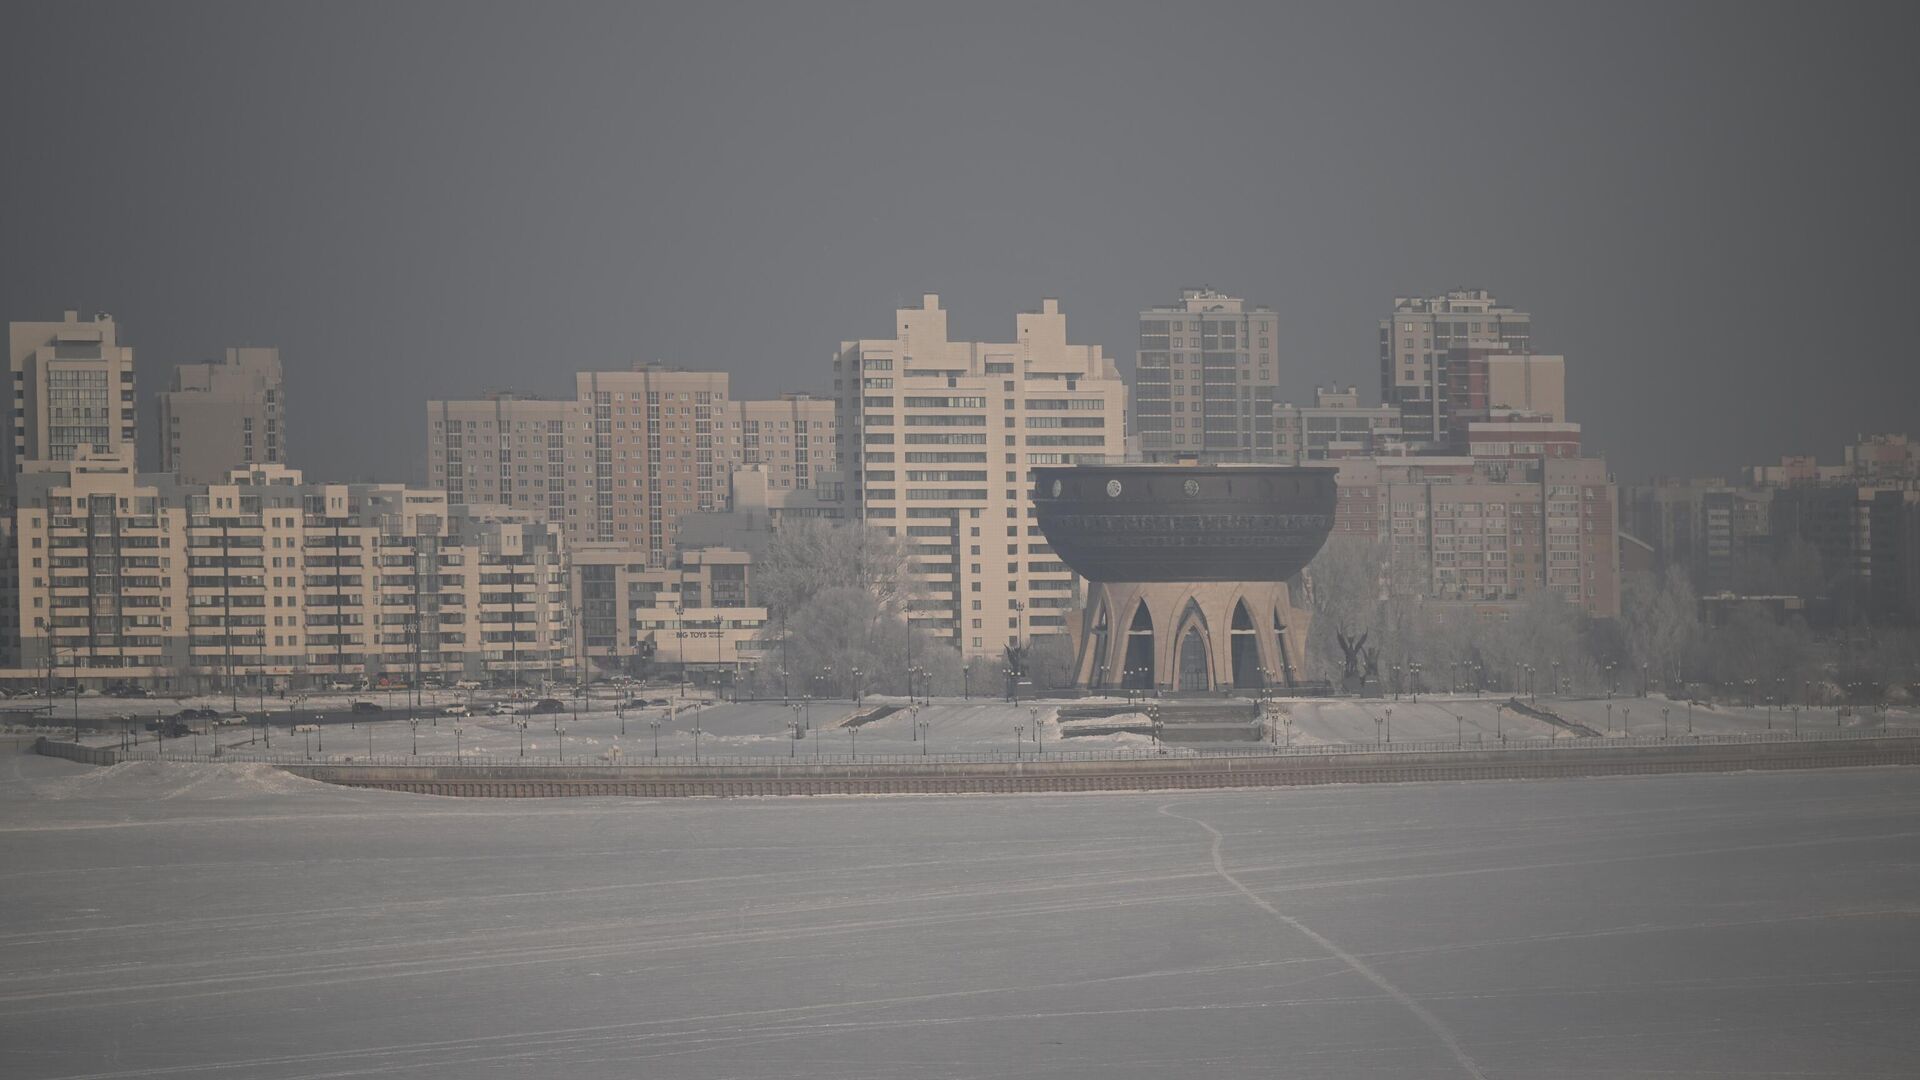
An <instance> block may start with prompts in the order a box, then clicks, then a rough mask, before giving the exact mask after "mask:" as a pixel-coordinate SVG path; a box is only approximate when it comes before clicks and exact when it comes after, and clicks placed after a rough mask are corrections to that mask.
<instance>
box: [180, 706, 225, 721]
mask: <svg viewBox="0 0 1920 1080" xmlns="http://www.w3.org/2000/svg"><path fill="white" fill-rule="evenodd" d="M173 718H174V719H175V720H217V719H219V718H220V710H219V709H213V708H201V707H195V706H192V705H189V706H187V707H186V708H184V709H181V710H180V711H179V712H177V713H174V714H173Z"/></svg>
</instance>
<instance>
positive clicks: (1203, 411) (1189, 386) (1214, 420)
mask: <svg viewBox="0 0 1920 1080" xmlns="http://www.w3.org/2000/svg"><path fill="white" fill-rule="evenodd" d="M1135 355H1136V360H1137V363H1136V365H1135V368H1134V388H1133V390H1134V398H1133V414H1132V415H1133V431H1134V433H1135V434H1136V435H1137V436H1138V437H1139V440H1140V449H1141V452H1142V453H1143V454H1144V455H1145V456H1146V457H1148V458H1149V459H1173V458H1182V457H1198V458H1205V459H1209V460H1235V461H1266V460H1271V459H1272V457H1273V456H1274V453H1275V443H1274V412H1273V408H1274V398H1275V395H1276V391H1277V388H1278V387H1279V385H1280V382H1279V379H1280V367H1279V316H1277V315H1275V314H1274V312H1273V309H1272V308H1270V307H1264V306H1254V307H1248V306H1247V304H1246V302H1245V301H1243V300H1241V299H1240V298H1239V297H1237V296H1228V295H1226V294H1225V293H1222V292H1218V291H1216V290H1214V289H1212V288H1209V287H1207V286H1200V287H1198V288H1187V289H1182V290H1180V299H1179V301H1178V302H1177V303H1174V304H1171V305H1168V306H1165V307H1155V308H1149V309H1147V310H1145V311H1142V312H1141V313H1140V350H1139V352H1138V353H1136V354H1135Z"/></svg>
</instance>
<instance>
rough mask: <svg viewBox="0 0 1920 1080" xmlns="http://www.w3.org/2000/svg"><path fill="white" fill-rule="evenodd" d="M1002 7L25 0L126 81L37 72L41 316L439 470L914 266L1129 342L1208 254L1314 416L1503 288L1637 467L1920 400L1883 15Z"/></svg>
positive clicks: (17, 261) (785, 330)
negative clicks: (275, 373)
mask: <svg viewBox="0 0 1920 1080" xmlns="http://www.w3.org/2000/svg"><path fill="white" fill-rule="evenodd" d="M1004 11H1005V14H1004V17H1003V18H994V17H991V16H989V17H982V12H981V10H980V9H977V8H976V9H972V10H969V11H967V12H965V13H962V12H960V11H958V10H949V9H945V8H940V7H921V8H909V7H902V8H893V9H888V10H886V11H884V12H881V11H876V10H875V9H871V8H852V7H839V8H836V7H831V6H829V7H818V6H811V5H810V6H808V7H807V8H806V9H805V10H799V9H793V8H782V7H777V6H775V7H767V8H763V9H757V10H756V11H755V12H754V13H753V17H752V18H751V19H749V20H748V23H749V24H750V25H751V26H752V33H749V34H744V35H743V34H741V33H740V32H739V30H740V27H739V25H738V21H737V20H736V19H735V18H734V17H732V16H730V15H728V14H727V13H726V12H718V11H710V10H704V9H694V8H688V9H679V10H673V11H669V12H664V13H659V14H655V13H652V12H649V11H646V10H643V9H639V8H633V7H628V6H621V5H607V6H598V5H578V6H572V7H568V8H566V9H564V10H562V11H558V12H554V11H547V10H534V9H526V10H519V11H511V10H510V11H493V12H489V13H487V15H486V16H484V17H480V16H475V15H473V13H472V12H470V11H468V10H466V9H464V8H458V7H451V6H446V7H442V6H436V5H433V4H417V5H408V6H405V7H402V8H395V9H380V10H378V12H377V13H376V11H375V9H372V8H342V7H316V8H304V9H302V8H294V9H286V10H279V9H276V10H271V11H267V10H261V9H258V8H254V7H251V6H249V5H227V4H198V5H196V4H191V3H179V4H168V5H138V6H96V5H92V4H86V3H77V4H22V5H15V6H13V7H11V8H10V9H9V11H8V14H7V16H6V26H7V28H8V29H9V30H12V31H13V32H14V36H15V38H16V39H17V40H22V41H44V42H54V41H76V42H77V41H84V42H86V53H87V57H88V70H89V77H88V78H86V79H84V80H74V79H71V78H69V77H68V75H69V74H70V72H69V71H68V70H67V69H68V65H69V64H70V63H71V61H72V58H71V56H70V55H69V54H68V53H67V52H66V51H65V50H62V49H58V48H30V49H23V50H21V51H20V54H19V55H18V56H17V57H16V58H15V59H14V60H13V61H12V62H10V63H9V64H8V65H6V66H5V67H4V69H0V101H5V102H7V103H8V107H7V108H6V111H5V112H4V113H0V116H3V117H4V123H5V125H6V130H7V132H8V134H9V135H10V137H11V138H10V142H11V143H12V144H13V145H15V146H18V147H21V148H23V149H24V150H25V152H26V153H28V155H29V156H30V158H31V159H32V160H35V161H39V162H79V163H85V164H84V165H83V166H82V167H75V168H66V167H63V168H46V167H38V166H36V167H23V168H20V169H16V170H12V172H11V174H10V175H9V177H8V181H7V188H8V190H7V197H6V198H5V199H0V250H4V251H6V252H7V253H8V254H7V257H6V259H5V260H3V261H0V298H4V305H5V316H6V318H7V319H9V320H23V321H26V320H46V319H58V318H59V317H60V313H61V312H62V311H64V310H66V309H70V308H77V309H80V310H83V311H85V312H87V313H88V314H89V315H90V314H91V313H93V312H96V311H103V310H104V311H107V312H110V313H112V314H113V315H114V316H115V317H116V320H117V321H118V323H119V325H120V326H121V327H122V328H123V337H124V342H125V344H127V345H129V346H131V347H133V348H134V350H135V355H136V358H137V360H136V364H137V369H138V372H139V378H138V385H139V386H140V389H141V395H142V399H143V400H142V410H143V420H145V419H147V418H148V417H151V416H152V405H151V400H152V397H151V395H152V392H153V391H155V390H157V389H159V388H161V387H163V386H165V385H166V384H167V378H168V375H169V374H170V372H171V370H172V368H173V366H174V365H176V364H180V363H188V362H195V361H205V360H209V359H213V358H217V357H219V356H221V355H223V354H224V351H225V350H226V349H228V348H230V347H235V346H242V345H261V346H272V347H277V348H279V349H280V350H281V354H282V357H283V359H284V363H285V371H286V390H287V396H288V402H289V405H288V412H289V415H288V424H289V427H290V428H291V429H292V430H293V431H295V432H297V433H303V434H302V435H301V437H300V438H299V439H297V440H296V445H295V448H294V451H295V453H294V456H295V458H296V459H297V461H296V463H297V464H299V465H301V466H302V467H303V468H305V469H307V470H308V471H309V472H310V473H312V474H313V475H315V476H326V477H331V478H338V479H355V478H386V477H394V476H399V477H402V478H406V479H412V480H424V479H425V478H426V467H427V463H426V461H425V457H424V452H423V443H422V440H421V439H420V438H419V434H418V431H417V427H418V424H419V419H418V418H419V417H420V415H421V409H422V408H423V406H424V403H425V402H426V401H428V400H430V399H433V398H436V397H449V396H452V397H469V396H477V395H479V394H480V393H482V392H484V391H486V390H489V389H507V388H512V389H517V390H522V391H529V392H539V393H547V394H552V395H555V396H564V395H566V394H567V393H568V391H569V386H570V383H571V380H572V378H573V373H574V372H576V371H580V370H593V369H600V370H606V369H618V368H622V367H626V366H628V365H629V364H631V363H633V362H636V361H658V362H663V363H667V364H671V365H683V366H686V367H688V368H691V369H695V370H726V371H728V372H730V373H731V374H732V376H733V378H734V382H735V386H736V389H737V391H738V392H739V393H741V394H743V395H747V396H751V397H756V398H770V397H773V396H775V395H776V394H777V393H779V392H781V391H784V390H805V391H812V392H814V393H820V394H825V393H827V392H829V389H830V380H831V373H830V362H831V358H832V356H833V353H834V350H835V347H836V346H837V344H838V343H839V342H841V341H844V340H848V339H854V338H860V337H865V336H869V335H873V334H882V333H885V332H886V330H887V326H886V316H885V312H886V311H887V310H889V309H890V308H894V307H898V306H903V305H910V304H912V303H913V302H914V300H915V298H916V297H918V296H919V295H921V294H922V293H926V292H936V293H939V294H941V296H942V297H943V300H944V303H945V305H946V306H947V307H948V308H949V309H950V310H951V311H952V312H953V333H954V335H955V337H956V338H961V339H972V340H1000V339H1003V338H1004V337H1005V336H1006V334H1007V332H1008V321H1007V320H1008V313H1009V312H1011V311H1016V310H1030V309H1032V308H1033V307H1034V306H1035V305H1036V304H1037V302H1038V298H1040V297H1044V296H1055V297H1058V298H1059V299H1060V301H1061V306H1062V309H1063V310H1065V311H1067V312H1068V313H1070V315H1071V317H1072V319H1073V321H1074V325H1075V327H1076V337H1077V339H1078V340H1081V341H1085V342H1088V343H1093V344H1098V345H1101V346H1102V347H1104V348H1105V349H1106V350H1107V351H1108V353H1109V354H1110V355H1112V356H1114V357H1115V358H1116V359H1118V360H1119V361H1120V363H1121V366H1122V369H1123V373H1124V374H1126V375H1127V377H1128V378H1129V380H1131V377H1132V367H1133V355H1134V352H1135V350H1136V348H1137V345H1136V342H1135V338H1136V336H1137V332H1138V317H1139V312H1140V311H1141V310H1142V309H1143V308H1146V307H1148V306H1151V305H1154V304H1161V303H1165V302H1166V300H1167V298H1169V297H1171V296H1175V295H1177V290H1178V289H1179V288H1181V287H1183V286H1186V285H1192V284H1200V283H1206V284H1211V285H1212V286H1214V287H1215V288H1218V289H1221V290H1223V291H1226V292H1229V293H1231V294H1233V295H1235V296H1241V297H1244V298H1246V300H1247V301H1248V303H1250V304H1264V305H1268V306H1271V307H1272V308H1273V309H1274V312H1275V316H1276V319H1277V321H1278V324H1279V329H1278V340H1279V341H1280V342H1281V343H1282V344H1281V346H1280V348H1279V349H1278V353H1279V355H1278V358H1277V364H1276V368H1277V371H1276V378H1277V381H1278V383H1279V395H1280V398H1281V400H1291V401H1293V402H1294V403H1295V404H1297V405H1303V406H1304V405H1308V404H1310V403H1311V401H1312V391H1313V387H1314V386H1315V385H1341V386H1345V385H1349V384H1351V385H1357V386H1359V387H1361V388H1362V390H1363V393H1365V398H1364V400H1367V401H1371V400H1373V392H1376V391H1375V387H1376V386H1377V378H1376V372H1377V352H1376V348H1377V343H1376V340H1375V333H1376V327H1377V324H1378V321H1379V319H1380V318H1381V317H1382V315H1383V314H1384V313H1386V312H1387V311H1389V310H1390V305H1391V302H1392V299H1393V298H1394V297H1396V296H1431V295H1437V294H1440V293H1443V292H1445V291H1447V290H1449V289H1453V288H1458V287H1468V288H1475V287H1477V288H1485V289H1488V290H1490V291H1491V292H1493V293H1494V294H1495V295H1496V296H1498V297H1499V298H1500V300H1501V301H1502V302H1503V303H1506V304H1510V305H1512V306H1513V307H1515V308H1517V309H1519V310H1523V311H1526V312H1529V313H1531V314H1532V316H1533V318H1534V322H1535V338H1534V342H1533V344H1534V347H1535V348H1536V349H1539V350H1541V351H1546V352H1551V353H1554V354H1560V355H1564V356H1566V358H1567V397H1568V399H1569V401H1572V402H1577V403H1578V404H1577V407H1576V409H1575V416H1574V419H1576V420H1577V421H1579V422H1580V423H1582V424H1583V425H1584V427H1585V430H1586V445H1587V447H1588V450H1589V451H1590V452H1592V453H1596V454H1601V455H1605V456H1606V458H1607V459H1608V461H1609V463H1610V465H1611V467H1612V468H1613V469H1614V470H1615V472H1616V473H1618V474H1619V475H1621V476H1622V477H1623V478H1637V477H1642V476H1647V475H1652V474H1655V473H1667V474H1672V473H1707V474H1718V473H1729V472H1732V471H1733V470H1735V469H1737V468H1738V467H1739V466H1741V465H1745V464H1750V463H1756V462H1765V461H1770V460H1773V459H1775V458H1777V457H1778V456H1780V455H1782V454H1794V453H1814V452H1818V451H1819V450H1820V449H1822V448H1824V447H1830V446H1836V445H1839V444H1840V443H1842V442H1845V441H1847V440H1849V439H1851V438H1852V437H1853V436H1854V435H1856V434H1858V433H1863V432H1872V431H1891V430H1900V429H1901V428H1902V427H1903V426H1906V424H1907V417H1908V416H1909V415H1910V413H1911V411H1912V402H1913V401H1914V400H1920V364H1915V363H1913V362H1911V360H1910V359H1909V358H1908V357H1907V356H1906V355H1905V347H1904V345H1903V342H1904V339H1905V336H1906V335H1905V327H1904V325H1903V324H1904V321H1905V320H1904V318H1903V317H1902V316H1903V314H1904V311H1905V307H1906V302H1905V301H1906V298H1907V297H1909V296H1911V295H1912V294H1913V293H1914V291H1915V286H1916V285H1917V284H1920V282H1916V280H1915V277H1916V271H1915V270H1914V269H1913V267H1912V266H1911V265H1910V264H1909V263H1908V262H1907V261H1906V260H1903V259H1900V258H1899V257H1898V255H1897V254H1896V253H1897V252H1899V251H1901V250H1903V249H1904V248H1905V247H1907V246H1908V245H1907V244H1906V243H1905V241H1906V240H1907V239H1908V238H1909V237H1910V236H1911V234H1912V233H1913V232H1914V227H1915V217H1914V211H1913V209H1912V207H1911V205H1910V201H1909V200H1908V198H1907V197H1906V194H1905V191H1906V188H1907V187H1909V186H1910V184H1909V183H1908V178H1909V177H1910V175H1911V173H1912V162H1911V151H1910V150H1909V149H1908V148H1906V147H1905V145H1904V144H1903V143H1901V142H1900V141H1899V140H1896V139H1889V138H1887V137H1886V135H1885V133H1886V132H1888V131H1894V130H1900V129H1901V128H1902V126H1903V121H1904V120H1905V118H1906V117H1907V116H1908V115H1909V110H1910V105H1911V96H1912V95H1911V88H1910V86H1908V85H1907V83H1906V82H1905V81H1896V80H1904V78H1905V77H1904V76H1903V75H1901V74H1900V73H1902V72H1905V71H1906V70H1907V69H1908V66H1909V65H1908V64H1907V62H1906V59H1905V57H1904V56H1902V55H1901V54H1900V52H1899V46H1898V43H1899V42H1900V41H1902V40H1904V36H1903V35H1902V34H1900V33H1899V32H1898V31H1899V30H1900V29H1901V28H1902V27H1901V26H1900V21H1901V14H1900V13H1899V12H1898V11H1897V10H1895V9H1873V8H1863V9H1856V10H1852V11H1850V12H1849V14H1848V16H1847V17H1846V18H1844V19H1836V18H1833V17H1831V15H1830V14H1829V13H1825V12H1821V11H1816V10H1813V9H1810V8H1806V7H1804V6H1793V5H1773V4H1741V5H1714V4H1699V5H1689V6H1686V7H1682V8H1677V9H1662V10H1661V21H1660V28H1661V32H1660V33H1658V34H1649V33H1646V32H1645V31H1646V27H1645V25H1644V23H1643V21H1642V20H1637V19H1631V18H1628V19H1622V18H1619V17H1618V16H1617V14H1616V13H1613V12H1608V11H1605V10H1599V9H1593V10H1586V9H1578V8H1567V9H1553V10H1545V9H1541V8H1538V7H1535V6H1529V5H1517V6H1508V5H1467V6H1463V7H1462V8H1460V9H1459V10H1458V12H1457V15H1458V17H1457V18H1450V19H1449V20H1447V21H1446V22H1445V24H1443V25H1433V24H1430V23H1429V22H1427V21H1424V20H1421V21H1419V26H1420V32H1419V33H1417V34H1415V33H1397V32H1395V30H1394V27H1395V26H1396V25H1397V24H1398V22H1397V19H1396V17H1395V16H1394V15H1393V14H1392V9H1386V10H1385V11H1384V12H1383V11H1381V10H1379V9H1368V10H1354V9H1348V8H1338V7H1329V8H1321V9H1308V10H1296V9H1284V10H1282V9H1271V10H1270V9H1265V8H1233V9H1216V11H1217V14H1218V16H1219V17H1218V19H1217V21H1216V22H1215V23H1213V24H1210V25H1217V26H1218V27H1219V28H1222V29H1223V30H1224V29H1225V28H1229V27H1230V28H1231V30H1230V32H1223V33H1220V34H1219V35H1217V37H1216V38H1214V39H1211V40H1213V42H1214V44H1213V46H1211V47H1209V48H1207V49H1200V48H1179V49H1175V48H1168V47H1166V42H1167V28H1166V25H1165V23H1164V19H1163V16H1162V14H1161V13H1160V11H1159V9H1156V8H1152V7H1125V6H1120V5H1104V6H1101V7H1099V8H1097V9H1094V8H1081V9H1076V8H1071V7H1067V6H1059V7H1050V8H1046V9H1040V10H1027V9H1013V8H1009V9H1004ZM376 19H377V21H378V31H377V32H375V31H374V30H373V24H374V22H375V20H376ZM1406 25H1409V26H1410V25H1412V22H1411V21H1407V22H1406ZM1729 25H1737V26H1738V27H1739V28H1740V40H1741V42H1742V45H1741V47H1739V48H1730V47H1728V44H1727V40H1726V36H1725V35H1726V29H1727V27H1728V26H1729ZM1016 28H1017V29H1016ZM934 40H938V41H939V42H941V45H940V47H939V48H938V49H932V50H929V49H927V48H924V47H922V46H923V45H924V43H925V42H927V41H934ZM427 51H430V52H431V53H432V54H433V55H434V57H435V60H436V62H435V66H434V74H433V77H432V79H431V80H427V79H423V78H422V77H421V74H420V68H419V66H418V58H419V57H420V56H421V55H422V53H423V52H427ZM509 51H511V52H512V53H514V54H516V55H520V56H522V58H523V59H524V60H525V62H524V63H518V64H511V65H509V64H506V63H504V62H503V59H502V58H503V57H504V56H506V55H508V54H509ZM1463 55H1467V56H1478V57H1483V58H1487V59H1488V60H1489V62H1486V63H1467V64H1462V63H1459V62H1458V61H1457V59H1456V58H1457V57H1459V56H1463ZM982 56H990V57H993V58H994V59H993V60H992V62H991V63H989V64H987V65H986V67H985V68H982V67H981V66H980V64H978V63H976V62H975V58H978V57H982ZM561 57H564V60H561V59H560V58H561ZM1495 61H1497V62H1495ZM349 69H350V70H352V71H354V72H355V75H354V77H353V78H352V79H351V80H342V79H340V78H339V77H338V73H339V72H340V71H343V70H349ZM503 72H507V73H509V74H504V75H503ZM748 74H751V76H752V77H751V78H748V77H746V76H747V75H748ZM776 85H777V86H780V87H781V88H782V89H781V92H780V93H779V94H778V95H777V96H769V95H768V94H766V93H765V92H764V90H763V88H764V87H767V86H776ZM693 99H697V100H698V103H699V108H697V109H693V108H685V107H682V106H680V105H669V104H667V103H669V102H680V103H684V102H687V101H690V100H693ZM1463 132H1465V133H1467V134H1462V133H1463ZM1496 133H1497V134H1496ZM1161 135H1164V136H1165V137H1166V138H1167V139H1169V140H1174V139H1178V140H1180V148H1179V150H1178V151H1177V152H1174V151H1172V150H1171V149H1170V150H1169V151H1168V152H1165V153H1162V152H1159V151H1158V150H1156V149H1154V146H1153V138H1158V137H1160V136H1161ZM1148 136H1152V138H1149V137H1148ZM1143 140H1144V141H1143ZM334 432H337V433H338V435H337V436H336V435H333V434H332V433H334ZM155 434H156V432H155V431H154V425H152V424H150V423H143V425H142V434H141V438H142V440H143V449H144V450H145V451H146V452H147V453H148V454H150V455H151V454H153V453H155V452H156V451H157V444H156V443H155V442H154V438H155ZM149 460H151V458H149Z"/></svg>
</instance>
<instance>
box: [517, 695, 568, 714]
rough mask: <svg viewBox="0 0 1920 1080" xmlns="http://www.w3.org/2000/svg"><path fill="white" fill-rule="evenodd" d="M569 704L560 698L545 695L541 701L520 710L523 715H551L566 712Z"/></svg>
mask: <svg viewBox="0 0 1920 1080" xmlns="http://www.w3.org/2000/svg"><path fill="white" fill-rule="evenodd" d="M566 711H567V706H566V704H565V703H563V702H562V701H560V700H559V699H558V698H550V697H543V698H541V699H540V700H539V701H536V702H534V703H533V704H531V705H529V706H527V707H526V708H524V709H521V710H520V715H521V716H550V715H552V714H553V713H560V712H566Z"/></svg>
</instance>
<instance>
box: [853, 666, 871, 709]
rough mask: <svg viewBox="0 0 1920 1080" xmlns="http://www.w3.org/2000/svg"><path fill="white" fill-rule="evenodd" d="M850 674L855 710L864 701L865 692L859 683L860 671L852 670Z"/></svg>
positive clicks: (864, 688)
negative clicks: (851, 676)
mask: <svg viewBox="0 0 1920 1080" xmlns="http://www.w3.org/2000/svg"><path fill="white" fill-rule="evenodd" d="M850 673H851V674H852V675H853V707H854V708H856V709H857V708H859V707H860V703H861V702H862V701H864V700H865V699H866V696H867V692H866V687H865V686H862V685H861V683H860V669H859V668H853V669H852V670H851V672H850Z"/></svg>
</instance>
